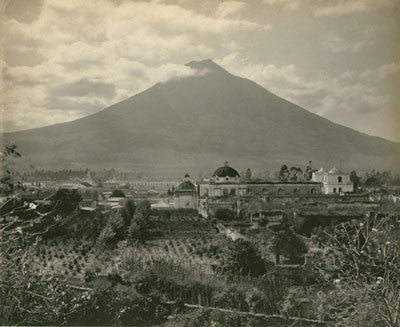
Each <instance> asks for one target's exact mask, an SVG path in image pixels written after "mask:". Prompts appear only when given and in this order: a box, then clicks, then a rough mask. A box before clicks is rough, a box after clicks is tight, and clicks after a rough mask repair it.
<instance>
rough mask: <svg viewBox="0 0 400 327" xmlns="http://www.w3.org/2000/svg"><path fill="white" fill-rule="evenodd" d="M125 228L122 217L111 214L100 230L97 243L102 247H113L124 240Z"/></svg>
mask: <svg viewBox="0 0 400 327" xmlns="http://www.w3.org/2000/svg"><path fill="white" fill-rule="evenodd" d="M124 233H125V226H124V220H123V218H122V216H121V215H120V214H118V213H111V214H110V216H109V217H108V220H107V223H106V225H105V226H104V228H103V229H102V230H101V232H100V235H99V238H98V243H99V244H100V245H102V246H106V247H107V246H111V247H112V246H114V245H116V244H117V243H118V242H119V241H122V240H123V239H124Z"/></svg>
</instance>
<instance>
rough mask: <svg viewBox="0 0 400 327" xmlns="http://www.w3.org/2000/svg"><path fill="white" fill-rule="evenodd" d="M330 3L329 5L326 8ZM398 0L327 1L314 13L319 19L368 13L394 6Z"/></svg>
mask: <svg viewBox="0 0 400 327" xmlns="http://www.w3.org/2000/svg"><path fill="white" fill-rule="evenodd" d="M326 3H328V4H329V5H327V6H325V4H326ZM396 3H398V0H340V1H329V2H328V1H326V2H324V4H323V5H319V6H318V7H317V8H316V9H315V11H314V13H315V15H316V16H317V17H322V16H340V15H347V14H354V13H362V12H368V11H372V10H376V9H379V8H384V7H389V6H393V5H395V4H396Z"/></svg>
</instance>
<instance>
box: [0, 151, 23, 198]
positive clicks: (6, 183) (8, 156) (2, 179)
mask: <svg viewBox="0 0 400 327" xmlns="http://www.w3.org/2000/svg"><path fill="white" fill-rule="evenodd" d="M20 157H21V154H20V153H19V152H18V151H17V146H16V145H15V144H11V145H6V147H5V149H4V151H2V152H0V194H1V193H3V194H5V195H10V194H12V193H13V192H14V191H15V189H23V188H24V187H23V184H22V183H21V182H20V181H18V180H17V176H16V172H15V171H13V166H14V164H15V163H14V160H13V159H15V158H20Z"/></svg>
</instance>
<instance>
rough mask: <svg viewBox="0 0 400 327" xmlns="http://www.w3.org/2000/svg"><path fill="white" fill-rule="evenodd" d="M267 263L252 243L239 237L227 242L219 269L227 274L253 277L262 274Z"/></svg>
mask: <svg viewBox="0 0 400 327" xmlns="http://www.w3.org/2000/svg"><path fill="white" fill-rule="evenodd" d="M269 265H271V263H269V262H267V261H266V260H264V259H263V258H262V257H261V254H260V252H259V250H258V248H257V247H256V246H255V245H254V244H253V243H251V242H250V241H247V240H244V239H239V240H237V241H235V242H229V243H228V247H227V249H226V251H225V252H224V257H223V258H222V264H221V270H222V272H224V273H228V274H234V275H235V274H236V275H242V276H252V277H255V276H260V275H263V274H264V273H265V272H266V271H267V267H268V266H269Z"/></svg>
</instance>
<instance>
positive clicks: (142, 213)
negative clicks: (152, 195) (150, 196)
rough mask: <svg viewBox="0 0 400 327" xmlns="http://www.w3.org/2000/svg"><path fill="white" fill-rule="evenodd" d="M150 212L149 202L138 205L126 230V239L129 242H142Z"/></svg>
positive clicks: (145, 201) (144, 237)
mask: <svg viewBox="0 0 400 327" xmlns="http://www.w3.org/2000/svg"><path fill="white" fill-rule="evenodd" d="M150 212H151V207H150V202H149V201H147V200H144V201H142V202H139V203H138V205H137V207H136V210H135V213H134V215H133V218H132V220H131V224H130V226H129V229H128V237H129V238H130V239H131V240H137V241H140V242H143V241H144V240H145V239H146V228H147V225H148V222H149V218H150Z"/></svg>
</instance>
